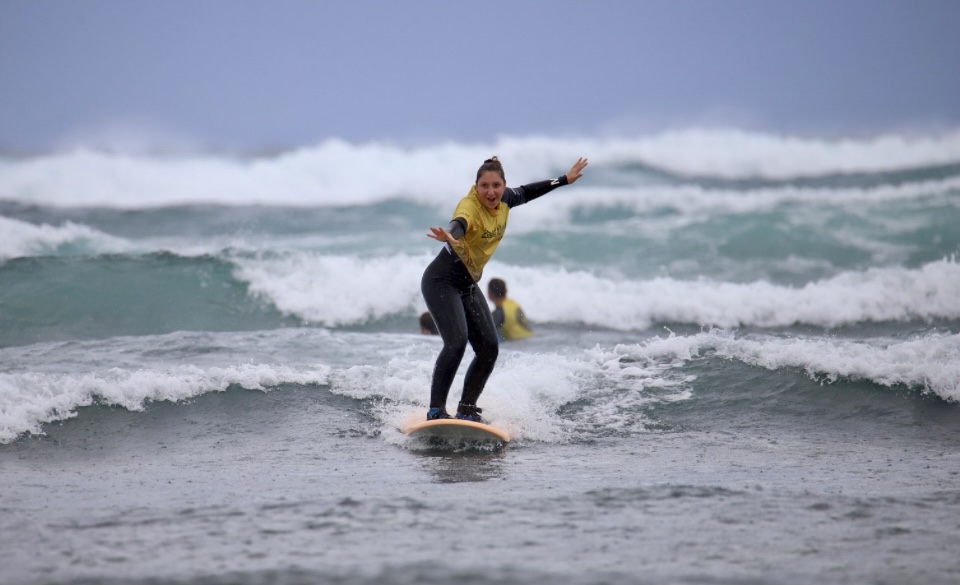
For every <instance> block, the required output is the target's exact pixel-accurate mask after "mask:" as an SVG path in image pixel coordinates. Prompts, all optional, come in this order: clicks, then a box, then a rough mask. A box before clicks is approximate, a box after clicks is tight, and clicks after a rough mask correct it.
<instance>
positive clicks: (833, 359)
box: [609, 329, 960, 402]
mask: <svg viewBox="0 0 960 585" xmlns="http://www.w3.org/2000/svg"><path fill="white" fill-rule="evenodd" d="M708 352H712V353H714V354H716V355H719V356H721V357H724V358H727V359H732V360H738V361H741V362H744V363H747V364H750V365H753V366H757V367H761V368H765V369H768V370H782V369H787V368H801V369H803V370H804V371H805V372H806V373H807V374H808V375H809V376H810V377H811V378H812V379H814V380H817V381H821V382H835V381H837V380H839V379H848V380H867V381H870V382H873V383H874V384H879V385H881V386H888V387H889V386H894V385H898V384H899V385H904V386H908V387H911V388H918V389H921V390H922V391H924V392H931V393H933V394H936V395H937V396H939V397H940V398H942V399H944V400H947V401H950V402H960V334H952V335H951V334H930V335H927V336H924V337H920V338H916V339H910V340H907V341H894V340H886V341H884V340H871V341H850V340H842V339H831V338H819V339H809V338H791V339H783V338H775V337H767V336H762V337H759V336H753V337H751V338H736V337H735V336H734V335H733V334H731V333H730V332H728V331H723V330H716V329H715V330H711V331H709V332H704V333H699V334H697V335H692V336H675V335H670V336H669V337H667V338H664V339H654V340H651V341H650V342H647V343H644V344H639V345H629V346H627V345H622V346H617V347H616V348H614V349H613V350H610V351H609V353H610V354H611V355H625V356H630V357H632V358H635V359H636V358H642V359H659V360H662V359H666V358H675V359H679V360H691V359H695V358H697V357H700V356H703V355H704V354H706V353H708Z"/></svg>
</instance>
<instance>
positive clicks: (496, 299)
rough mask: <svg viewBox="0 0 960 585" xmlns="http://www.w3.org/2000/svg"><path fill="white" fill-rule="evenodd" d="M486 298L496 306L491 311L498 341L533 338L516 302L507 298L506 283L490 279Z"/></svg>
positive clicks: (531, 331)
mask: <svg viewBox="0 0 960 585" xmlns="http://www.w3.org/2000/svg"><path fill="white" fill-rule="evenodd" d="M487 297H488V298H489V299H490V300H491V301H492V302H493V304H494V305H496V308H495V309H494V310H493V323H494V324H495V325H496V326H497V335H499V337H500V339H503V340H506V341H512V340H515V339H526V338H527V337H531V336H533V330H532V329H530V324H529V323H527V316H526V315H524V314H523V309H522V308H521V307H520V305H519V304H518V303H517V301H515V300H513V299H511V298H509V297H507V283H506V282H504V281H503V280H501V279H499V278H492V279H490V283H489V284H488V285H487Z"/></svg>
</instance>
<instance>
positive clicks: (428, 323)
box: [420, 313, 440, 335]
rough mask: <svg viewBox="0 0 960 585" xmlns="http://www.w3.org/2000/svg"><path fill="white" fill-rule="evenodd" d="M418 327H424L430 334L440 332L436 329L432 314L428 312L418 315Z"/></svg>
mask: <svg viewBox="0 0 960 585" xmlns="http://www.w3.org/2000/svg"><path fill="white" fill-rule="evenodd" d="M420 328H421V329H426V330H427V331H429V332H430V334H431V335H437V334H439V333H440V332H439V331H437V324H436V323H434V321H433V315H431V314H430V313H424V314H422V315H420Z"/></svg>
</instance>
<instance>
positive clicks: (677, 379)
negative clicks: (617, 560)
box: [330, 349, 691, 446]
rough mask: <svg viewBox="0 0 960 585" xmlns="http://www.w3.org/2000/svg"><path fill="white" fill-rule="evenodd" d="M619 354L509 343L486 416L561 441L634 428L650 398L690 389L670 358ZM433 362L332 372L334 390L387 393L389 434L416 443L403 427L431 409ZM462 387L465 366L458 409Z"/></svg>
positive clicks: (371, 395) (526, 437) (525, 434)
mask: <svg viewBox="0 0 960 585" xmlns="http://www.w3.org/2000/svg"><path fill="white" fill-rule="evenodd" d="M619 358H620V354H617V355H613V354H611V353H610V352H604V351H602V350H599V349H596V350H588V351H582V350H576V351H575V352H574V353H573V354H571V355H559V354H531V353H521V352H511V351H508V350H503V351H501V355H500V358H499V360H498V362H497V367H496V369H495V370H494V372H493V374H492V375H491V376H490V379H489V381H488V383H487V385H486V389H485V390H484V392H483V397H482V406H483V416H484V418H485V419H486V420H488V421H489V422H491V423H492V424H495V425H497V426H498V427H501V428H503V429H505V430H506V431H507V432H508V433H510V435H511V437H512V438H513V439H514V440H517V441H539V442H551V443H556V442H566V441H569V440H571V439H574V438H576V437H578V436H580V435H581V434H583V433H588V434H589V433H591V432H598V431H599V432H603V433H610V432H626V431H629V430H633V429H634V427H636V426H637V425H641V424H643V422H644V420H645V419H644V417H643V415H642V413H641V408H640V407H642V406H643V405H646V404H648V403H652V402H657V401H675V400H685V399H688V398H689V397H690V396H691V394H690V392H689V389H688V388H687V387H686V386H685V383H686V381H688V380H687V379H686V378H685V377H684V376H682V375H680V376H678V375H676V374H674V373H672V372H671V370H672V366H670V365H669V364H666V365H665V364H657V363H623V362H622V361H621V360H620V359H619ZM467 359H469V356H468V357H467ZM433 365H434V364H433V358H432V357H431V358H430V359H424V360H410V359H409V358H404V359H392V360H390V361H389V362H388V363H386V364H385V365H383V366H355V367H352V368H346V369H344V370H341V371H338V372H336V373H334V374H332V375H331V381H330V383H331V392H334V393H336V394H343V395H346V396H349V397H351V398H356V399H360V400H371V399H378V398H385V399H387V400H385V401H383V402H380V403H379V405H378V406H376V407H375V409H374V414H375V415H376V416H378V417H379V418H380V420H381V422H382V428H381V434H382V436H383V437H384V438H385V439H386V440H387V441H388V442H390V443H393V444H398V445H403V446H415V442H413V441H411V440H409V438H408V437H406V436H405V435H403V434H402V433H401V431H400V429H402V428H404V427H406V426H407V425H409V424H410V423H412V422H414V421H417V420H420V419H422V417H423V416H424V413H425V412H426V409H427V407H428V406H429V399H430V395H429V388H430V381H431V375H432V371H433ZM461 370H463V371H465V368H464V367H461ZM462 387H463V373H462V372H461V373H460V374H459V375H458V376H457V377H456V379H455V380H454V382H453V385H452V387H451V391H450V395H449V397H448V405H447V409H448V410H449V411H451V412H452V411H454V410H455V409H456V403H457V400H458V399H459V396H460V389H461V388H462ZM580 400H586V403H585V404H586V406H585V407H584V408H583V409H581V410H579V411H577V412H572V413H567V414H564V415H561V413H560V409H561V407H564V406H567V405H570V404H573V403H574V402H577V401H580Z"/></svg>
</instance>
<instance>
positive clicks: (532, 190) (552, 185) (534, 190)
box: [501, 175, 567, 208]
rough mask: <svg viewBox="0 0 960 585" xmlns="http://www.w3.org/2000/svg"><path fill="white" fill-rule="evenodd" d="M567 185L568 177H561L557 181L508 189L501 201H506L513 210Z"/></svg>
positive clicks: (551, 180) (539, 182)
mask: <svg viewBox="0 0 960 585" xmlns="http://www.w3.org/2000/svg"><path fill="white" fill-rule="evenodd" d="M566 184H567V176H566V175H560V176H559V177H557V178H556V179H549V180H546V181H538V182H536V183H529V184H527V185H522V186H520V187H516V188H513V187H508V188H507V190H506V191H504V192H503V199H501V201H504V202H505V203H506V204H507V205H508V206H510V207H511V208H513V207H516V206H517V205H523V204H524V203H530V202H531V201H533V200H534V199H536V198H537V197H541V196H543V195H546V194H547V193H549V192H550V191H553V190H554V189H556V188H557V187H562V186H564V185H566Z"/></svg>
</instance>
